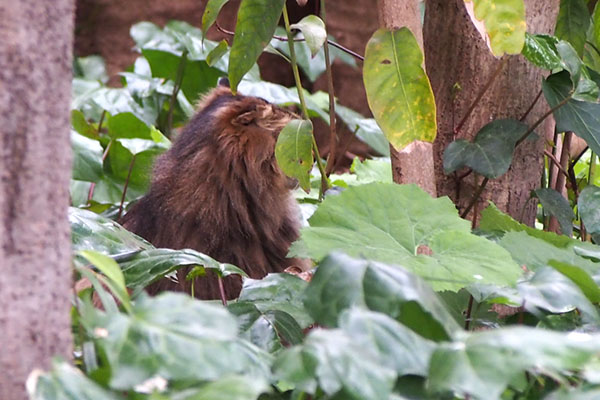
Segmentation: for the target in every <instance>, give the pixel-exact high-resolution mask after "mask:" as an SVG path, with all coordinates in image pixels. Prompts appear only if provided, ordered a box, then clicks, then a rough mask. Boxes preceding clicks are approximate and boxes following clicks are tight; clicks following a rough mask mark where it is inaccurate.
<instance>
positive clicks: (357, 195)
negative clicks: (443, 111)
mask: <svg viewBox="0 0 600 400" xmlns="http://www.w3.org/2000/svg"><path fill="white" fill-rule="evenodd" d="M309 223H310V227H309V228H303V229H302V231H301V239H300V241H299V242H296V243H294V244H292V246H291V248H290V255H293V256H299V257H306V256H310V257H312V258H314V259H316V260H320V259H322V258H323V257H324V256H326V255H327V254H329V253H330V252H331V251H334V250H341V251H343V252H345V253H347V254H348V255H350V256H354V257H364V258H367V259H371V260H377V261H382V262H387V263H390V264H398V265H401V266H402V267H404V268H406V269H407V270H409V271H411V272H413V273H416V274H418V275H420V276H422V277H423V278H424V279H425V280H427V281H428V282H429V283H430V284H431V285H432V286H433V288H434V289H436V290H453V291H457V290H459V289H461V288H462V287H464V286H467V285H469V284H470V283H473V282H480V283H486V282H487V283H497V284H508V285H510V284H514V283H515V281H516V279H517V278H518V277H519V276H520V274H521V270H520V268H519V266H518V265H517V264H516V263H514V262H513V261H512V260H511V258H510V255H509V254H508V253H507V252H506V251H504V250H503V249H501V248H500V247H498V246H497V245H496V244H494V243H492V242H490V241H488V240H486V239H484V238H481V237H478V236H475V235H473V234H471V233H470V225H469V222H468V221H465V220H463V219H460V218H459V217H458V215H457V211H456V207H455V206H454V204H452V202H451V201H450V200H449V199H448V198H439V199H433V198H431V197H430V196H429V195H428V194H427V193H425V192H424V191H423V190H421V189H420V188H418V187H417V186H415V185H396V184H384V183H371V184H366V185H361V186H354V187H351V188H349V189H347V190H345V191H344V192H342V193H341V194H340V195H339V196H328V197H326V198H325V201H323V203H322V204H321V205H320V206H319V208H318V209H317V211H316V212H315V213H314V214H313V216H312V217H311V218H310V219H309Z"/></svg>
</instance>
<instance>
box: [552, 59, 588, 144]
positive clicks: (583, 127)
mask: <svg viewBox="0 0 600 400" xmlns="http://www.w3.org/2000/svg"><path fill="white" fill-rule="evenodd" d="M542 89H543V90H544V96H545V97H546V100H547V101H548V104H550V106H551V107H556V106H557V105H558V104H560V103H561V102H565V101H566V104H564V105H563V106H562V107H560V108H559V109H558V110H556V111H555V112H554V119H555V120H556V129H557V130H558V131H559V132H567V131H572V132H574V133H575V134H576V135H577V136H579V137H581V138H582V139H583V140H585V141H586V143H587V144H588V146H590V148H591V149H592V150H593V151H594V153H596V154H600V104H598V103H589V102H584V101H577V100H573V99H572V98H571V95H572V91H573V86H572V83H571V79H570V77H569V74H568V73H567V72H565V71H563V72H559V73H558V74H553V75H550V76H549V77H548V78H547V79H546V80H544V82H543V84H542Z"/></svg>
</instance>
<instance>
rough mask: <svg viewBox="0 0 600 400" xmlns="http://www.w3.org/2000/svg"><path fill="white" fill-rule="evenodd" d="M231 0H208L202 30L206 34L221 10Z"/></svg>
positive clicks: (203, 15)
mask: <svg viewBox="0 0 600 400" xmlns="http://www.w3.org/2000/svg"><path fill="white" fill-rule="evenodd" d="M228 1H229V0H208V2H207V3H206V7H205V8H204V14H202V32H203V33H204V35H206V33H207V32H208V30H209V29H210V27H211V26H212V25H213V24H214V23H215V22H216V21H217V17H218V16H219V12H220V11H221V8H223V6H224V5H225V4H227V2H228Z"/></svg>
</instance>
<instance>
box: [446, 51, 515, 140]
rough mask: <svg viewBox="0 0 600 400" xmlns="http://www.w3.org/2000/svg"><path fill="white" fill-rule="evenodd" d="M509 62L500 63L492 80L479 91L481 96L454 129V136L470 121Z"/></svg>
mask: <svg viewBox="0 0 600 400" xmlns="http://www.w3.org/2000/svg"><path fill="white" fill-rule="evenodd" d="M507 62H508V57H504V59H502V61H501V62H500V64H499V65H498V67H497V68H496V70H495V71H494V73H493V74H492V76H491V77H490V79H488V81H487V83H486V84H485V86H484V87H483V88H482V89H481V90H480V91H479V94H478V95H477V97H476V98H475V100H474V101H473V103H471V106H470V107H469V109H468V110H467V112H466V114H465V116H464V117H463V118H462V120H461V121H460V122H459V123H458V125H457V126H456V128H454V134H458V132H460V130H461V129H462V127H463V125H464V124H465V123H466V122H467V120H468V119H469V116H470V115H471V113H472V112H473V110H474V109H475V107H477V105H478V104H479V101H480V100H481V98H482V97H483V95H484V94H485V92H487V91H488V89H489V88H490V86H492V83H494V81H495V80H496V78H497V77H498V75H500V73H501V72H502V70H503V69H504V66H505V65H506V63H507Z"/></svg>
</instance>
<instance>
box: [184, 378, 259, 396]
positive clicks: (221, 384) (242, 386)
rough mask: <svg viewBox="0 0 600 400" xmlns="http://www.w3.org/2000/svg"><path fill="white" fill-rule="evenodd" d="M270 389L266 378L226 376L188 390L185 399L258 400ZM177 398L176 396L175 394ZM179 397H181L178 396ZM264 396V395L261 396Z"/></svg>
mask: <svg viewBox="0 0 600 400" xmlns="http://www.w3.org/2000/svg"><path fill="white" fill-rule="evenodd" d="M269 391H270V386H269V384H268V382H267V381H266V380H264V379H256V378H255V377H252V378H251V377H247V376H242V375H232V376H225V377H223V378H221V379H219V380H216V381H213V382H209V383H207V384H205V385H203V386H202V388H200V389H197V390H192V391H189V392H186V396H185V398H182V399H183V400H215V399H219V400H256V399H257V398H258V396H259V395H260V394H261V393H266V392H269ZM173 398H175V396H173ZM177 398H178V399H179V398H180V397H177ZM261 398H262V397H261Z"/></svg>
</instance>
